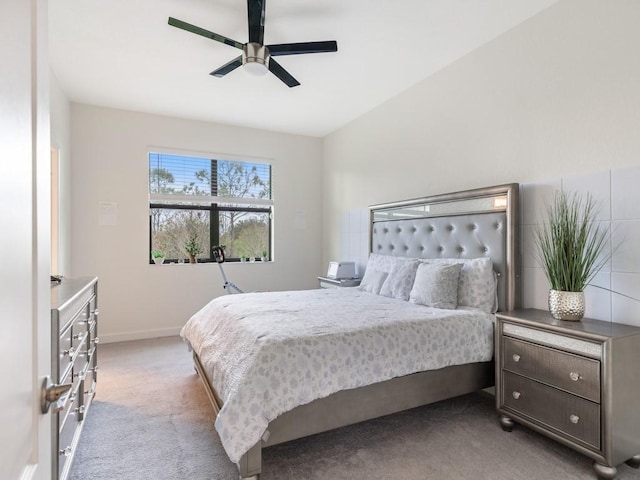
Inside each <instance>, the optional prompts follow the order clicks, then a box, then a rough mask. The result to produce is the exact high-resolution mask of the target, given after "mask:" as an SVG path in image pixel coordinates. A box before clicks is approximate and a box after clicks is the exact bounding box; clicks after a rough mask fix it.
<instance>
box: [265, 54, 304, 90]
mask: <svg viewBox="0 0 640 480" xmlns="http://www.w3.org/2000/svg"><path fill="white" fill-rule="evenodd" d="M269 70H270V71H271V73H273V74H274V75H275V76H276V77H278V78H279V79H280V80H282V81H283V82H284V83H286V84H287V86H289V88H291V87H297V86H298V85H300V82H299V81H297V80H296V79H295V78H293V77H292V76H291V74H290V73H289V72H287V71H286V70H285V69H284V68H282V65H280V64H279V63H278V62H276V61H275V60H274V59H273V58H270V59H269Z"/></svg>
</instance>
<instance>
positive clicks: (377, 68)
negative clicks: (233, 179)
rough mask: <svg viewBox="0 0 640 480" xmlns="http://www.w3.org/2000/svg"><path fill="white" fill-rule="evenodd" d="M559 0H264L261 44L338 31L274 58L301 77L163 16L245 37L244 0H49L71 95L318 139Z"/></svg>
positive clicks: (61, 75)
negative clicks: (257, 63) (220, 73)
mask: <svg viewBox="0 0 640 480" xmlns="http://www.w3.org/2000/svg"><path fill="white" fill-rule="evenodd" d="M557 1H558V0H400V1H392V0H324V1H315V2H312V1H310V0H269V1H267V5H266V15H265V18H266V19H265V43H266V44H274V43H291V42H306V41H319V40H337V42H338V52H337V53H322V54H310V55H296V56H286V57H279V58H278V62H279V63H280V64H281V65H282V66H283V67H284V68H286V69H287V70H288V71H289V73H291V74H292V75H293V76H294V77H295V78H296V79H297V80H298V81H299V82H300V83H301V85H300V86H298V87H295V88H288V87H287V86H286V85H284V84H283V83H282V82H280V80H278V79H277V78H276V77H275V76H274V75H272V74H268V75H267V76H265V77H252V76H250V75H249V74H247V73H246V72H244V71H242V69H237V70H235V71H233V72H231V73H230V74H228V75H227V76H225V77H224V78H215V77H212V76H211V75H209V72H211V71H213V70H215V69H216V68H218V67H220V66H222V65H223V64H225V63H227V62H228V61H229V60H231V59H233V58H235V57H236V56H238V55H239V54H240V51H239V50H237V49H235V48H233V47H230V46H227V45H224V44H222V43H218V42H215V41H213V40H210V39H207V38H204V37H201V36H198V35H195V34H193V33H189V32H186V31H183V30H180V29H177V28H174V27H171V26H169V25H168V24H167V19H168V17H169V16H173V17H176V18H178V19H180V20H183V21H185V22H188V23H192V24H194V25H197V26H199V27H202V28H204V29H207V30H211V31H213V32H216V33H219V34H222V35H225V36H227V37H230V38H232V39H234V40H237V41H239V42H241V43H245V42H247V37H248V34H247V13H246V2H245V1H243V0H109V1H104V0H54V1H52V2H49V13H50V36H51V62H52V68H53V71H54V74H55V76H56V77H57V78H58V81H59V82H60V85H61V86H62V89H63V90H64V91H65V93H66V94H67V95H68V96H69V98H70V99H71V100H72V101H75V102H80V103H86V104H91V105H100V106H107V107H114V108H121V109H126V110H135V111H141V112H149V113H156V114H162V115H170V116H175V117H183V118H192V119H198V120H205V121H212V122H220V123H225V124H231V125H241V126H247V127H255V128H260V129H266V130H274V131H280V132H288V133H295V134H302V135H311V136H318V137H322V136H325V135H327V134H328V133H330V132H332V131H334V130H336V129H338V128H340V127H341V126H343V125H345V124H347V123H348V122H350V121H351V120H353V119H355V118H357V117H358V116H360V115H362V114H363V113H365V112H367V111H369V110H371V109H372V108H374V107H376V106H377V105H379V104H381V103H382V102H384V101H385V100H387V99H389V98H391V97H393V96H395V95H397V94H398V93H400V92H402V91H403V90H405V89H407V88H408V87H410V86H412V85H414V84H416V83H417V82H419V81H421V80H423V79H424V78H426V77H428V76H429V75H431V74H433V73H434V72H437V71H438V70H440V69H442V68H444V67H445V66H447V65H448V64H450V63H452V62H454V61H455V60H457V59H459V58H460V57H462V56H463V55H465V54H467V53H469V52H470V51H472V50H474V49H475V48H478V47H479V46H481V45H483V44H485V43H486V42H488V41H489V40H491V39H493V38H495V37H497V36H498V35H500V34H502V33H504V32H505V31H507V30H509V29H511V28H513V27H514V26H516V25H518V24H519V23H521V22H523V21H524V20H526V19H527V18H529V17H531V16H533V15H535V14H537V13H539V12H540V11H541V10H543V9H545V8H547V7H548V6H550V5H552V4H554V3H556V2H557Z"/></svg>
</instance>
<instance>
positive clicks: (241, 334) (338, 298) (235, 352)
mask: <svg viewBox="0 0 640 480" xmlns="http://www.w3.org/2000/svg"><path fill="white" fill-rule="evenodd" d="M493 321H494V316H493V315H491V314H488V313H485V312H482V311H479V310H471V309H458V310H442V309H436V308H429V307H425V306H422V305H415V304H412V303H409V302H405V301H402V300H397V299H391V298H387V297H381V296H378V295H374V294H371V293H367V292H362V291H360V290H358V289H357V288H337V289H317V290H305V291H292V292H266V293H250V294H243V295H227V296H223V297H219V298H216V299H214V300H213V301H212V302H210V303H209V304H208V305H206V306H205V307H204V308H203V309H202V310H200V311H199V312H198V313H196V314H195V315H194V316H193V317H192V318H191V319H190V320H189V321H188V322H187V324H186V325H185V326H184V328H183V329H182V331H181V335H182V337H183V338H185V339H186V340H187V341H188V342H189V343H190V345H191V346H192V348H193V349H194V350H195V352H196V353H197V354H198V357H199V358H200V360H201V362H202V364H203V366H204V368H205V370H206V371H207V373H208V375H209V376H210V378H211V379H212V382H213V385H215V388H216V391H217V392H218V394H219V395H220V397H221V399H222V401H223V403H224V405H223V407H222V409H221V411H220V413H219V414H218V417H217V419H216V422H215V426H216V430H217V431H218V433H219V435H220V439H221V440H222V444H223V446H224V448H225V450H226V451H227V454H228V455H229V458H230V459H231V461H233V462H238V461H239V460H240V457H241V456H242V455H243V454H244V453H246V452H247V451H248V450H249V449H250V448H251V447H252V446H253V445H255V444H256V443H257V442H258V441H260V438H261V437H262V435H263V433H264V432H265V430H266V428H267V426H268V423H269V422H270V421H271V420H273V419H275V418H276V417H277V416H279V415H280V414H282V413H284V412H286V411H289V410H291V409H293V408H294V407H296V406H298V405H303V404H306V403H309V402H311V401H312V400H315V399H317V398H322V397H326V396H328V395H330V394H332V393H335V392H337V391H339V390H344V389H350V388H356V387H360V386H364V385H368V384H372V383H376V382H380V381H383V380H388V379H390V378H394V377H399V376H403V375H408V374H410V373H415V372H419V371H424V370H434V369H439V368H443V367H446V366H449V365H460V364H465V363H472V362H485V361H489V360H491V359H492V357H493Z"/></svg>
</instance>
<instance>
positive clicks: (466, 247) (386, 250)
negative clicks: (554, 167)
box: [369, 183, 520, 311]
mask: <svg viewBox="0 0 640 480" xmlns="http://www.w3.org/2000/svg"><path fill="white" fill-rule="evenodd" d="M369 208H370V210H371V237H370V238H371V243H370V251H371V252H373V253H380V254H384V255H395V256H400V257H417V258H477V257H490V258H491V260H492V262H493V266H494V270H495V271H496V274H497V278H498V309H499V310H501V311H505V310H512V309H514V308H517V307H518V306H519V304H520V264H519V253H518V245H519V244H518V237H519V235H518V229H519V223H518V184H516V183H512V184H507V185H499V186H495V187H487V188H479V189H474V190H466V191H463V192H456V193H449V194H444V195H435V196H431V197H424V198H418V199H414V200H407V201H403V202H394V203H387V204H383V205H374V206H372V207H369Z"/></svg>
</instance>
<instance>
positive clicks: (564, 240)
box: [535, 192, 611, 292]
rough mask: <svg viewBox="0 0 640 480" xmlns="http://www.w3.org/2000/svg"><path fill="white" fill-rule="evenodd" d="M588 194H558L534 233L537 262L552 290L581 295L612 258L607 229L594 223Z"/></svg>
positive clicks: (593, 208) (594, 211) (593, 205)
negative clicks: (543, 220) (544, 221)
mask: <svg viewBox="0 0 640 480" xmlns="http://www.w3.org/2000/svg"><path fill="white" fill-rule="evenodd" d="M597 213H598V205H597V203H596V202H595V201H594V199H593V197H592V196H591V195H590V194H585V195H580V194H577V193H566V192H558V193H556V196H555V198H554V202H553V203H552V204H551V205H550V206H549V207H548V208H547V221H546V223H543V224H541V225H539V226H538V228H537V229H536V232H535V242H536V246H537V252H536V253H537V260H538V263H539V264H540V266H541V267H542V269H543V270H544V273H545V275H546V276H547V279H548V280H549V283H550V284H551V288H552V289H553V290H561V291H565V292H582V291H584V289H585V287H586V286H587V285H588V284H589V283H590V282H591V280H592V279H593V277H594V276H595V275H596V274H597V273H598V272H599V271H600V269H601V268H602V267H603V266H604V265H605V263H606V262H607V261H608V260H609V259H610V258H611V252H609V253H607V252H606V247H607V244H608V242H607V239H608V233H609V229H608V228H603V227H602V226H601V225H600V224H599V223H598V222H597V221H596V215H597Z"/></svg>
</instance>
